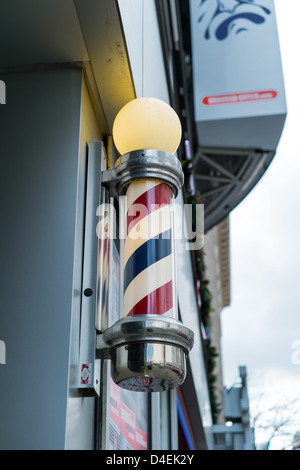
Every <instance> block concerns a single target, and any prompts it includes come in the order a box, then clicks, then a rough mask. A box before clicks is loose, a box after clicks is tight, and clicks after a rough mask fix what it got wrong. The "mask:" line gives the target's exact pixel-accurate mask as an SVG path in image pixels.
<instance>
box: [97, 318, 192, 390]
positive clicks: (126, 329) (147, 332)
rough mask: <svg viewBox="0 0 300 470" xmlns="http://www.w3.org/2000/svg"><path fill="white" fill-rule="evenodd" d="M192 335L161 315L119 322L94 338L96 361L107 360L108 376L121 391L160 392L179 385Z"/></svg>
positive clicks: (183, 374)
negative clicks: (109, 375)
mask: <svg viewBox="0 0 300 470" xmlns="http://www.w3.org/2000/svg"><path fill="white" fill-rule="evenodd" d="M193 342H194V334H193V332H192V331H191V330H190V329H189V328H187V327H185V326H184V325H183V324H182V323H181V322H180V321H178V320H175V319H174V318H170V317H166V316H163V315H135V316H131V317H126V318H122V319H120V320H119V321H117V322H116V323H115V324H114V325H113V326H111V327H109V328H107V329H106V330H105V331H104V332H103V333H102V334H99V335H98V336H97V353H98V355H99V357H101V358H104V359H111V375H112V379H113V380H114V382H115V383H116V384H117V385H119V386H120V387H122V388H125V389H127V390H133V391H142V392H161V391H164V390H170V389H173V388H176V387H178V386H179V385H181V384H182V383H183V381H184V379H185V376H186V357H187V355H188V354H189V352H190V350H191V349H192V347H193Z"/></svg>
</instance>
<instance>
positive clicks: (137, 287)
mask: <svg viewBox="0 0 300 470" xmlns="http://www.w3.org/2000/svg"><path fill="white" fill-rule="evenodd" d="M172 201H173V193H172V191H171V189H170V187H169V186H168V185H166V184H164V183H161V182H159V181H155V180H144V181H137V182H134V183H131V184H130V185H129V187H128V190H127V193H126V202H127V204H126V209H125V211H126V214H125V225H126V227H125V230H126V239H125V243H124V275H123V283H124V286H123V294H124V298H123V316H125V317H127V316H131V315H147V314H157V315H167V316H170V317H176V303H175V302H174V287H175V286H174V249H173V236H172V231H173V226H172V225H173V224H172Z"/></svg>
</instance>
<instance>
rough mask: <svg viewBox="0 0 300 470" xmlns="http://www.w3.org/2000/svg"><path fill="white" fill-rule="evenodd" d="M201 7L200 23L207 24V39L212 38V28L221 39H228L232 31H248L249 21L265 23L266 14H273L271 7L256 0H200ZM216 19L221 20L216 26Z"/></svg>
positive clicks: (205, 33) (205, 34)
mask: <svg viewBox="0 0 300 470" xmlns="http://www.w3.org/2000/svg"><path fill="white" fill-rule="evenodd" d="M245 6H248V7H249V9H250V11H246V10H245ZM241 8H242V10H241ZM199 9H200V16H199V18H198V23H202V24H205V30H204V37H205V39H211V30H214V35H215V37H216V39H217V40H219V41H223V40H224V39H226V38H227V37H228V36H229V34H230V33H232V32H234V34H239V33H241V32H243V31H247V30H248V28H247V26H246V23H247V22H250V23H252V24H256V25H260V24H262V23H264V22H265V21H266V15H270V14H271V11H270V10H269V8H266V7H264V6H263V5H259V4H257V3H255V0H200V5H199ZM223 18H224V19H223ZM216 19H218V20H220V22H218V23H217V25H216V26H214V25H213V23H214V20H216ZM241 20H246V23H245V21H243V24H242V25H241Z"/></svg>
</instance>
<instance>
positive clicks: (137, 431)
mask: <svg viewBox="0 0 300 470" xmlns="http://www.w3.org/2000/svg"><path fill="white" fill-rule="evenodd" d="M147 437H148V436H147V396H146V394H143V393H139V392H132V391H128V390H124V389H122V388H120V387H118V385H116V384H115V383H114V382H113V380H111V381H110V407H109V449H110V450H147Z"/></svg>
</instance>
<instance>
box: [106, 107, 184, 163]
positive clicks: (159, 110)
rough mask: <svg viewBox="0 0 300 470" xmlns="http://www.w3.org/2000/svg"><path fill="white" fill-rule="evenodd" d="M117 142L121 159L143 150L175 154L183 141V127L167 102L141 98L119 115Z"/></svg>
mask: <svg viewBox="0 0 300 470" xmlns="http://www.w3.org/2000/svg"><path fill="white" fill-rule="evenodd" d="M113 139H114V142H115V146H116V147H117V149H118V151H119V152H120V154H121V155H124V154H125V153H128V152H132V151H134V150H141V149H157V150H162V151H164V152H167V153H171V154H174V153H175V152H176V150H177V148H178V146H179V144H180V140H181V123H180V120H179V117H178V116H177V114H176V112H175V111H174V109H173V108H171V106H169V105H168V104H167V103H165V102H164V101H161V100H159V99H156V98H137V99H134V100H132V101H130V102H129V103H127V104H126V105H125V106H124V107H123V108H122V109H121V110H120V111H119V112H118V114H117V116H116V118H115V121H114V124H113Z"/></svg>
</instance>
